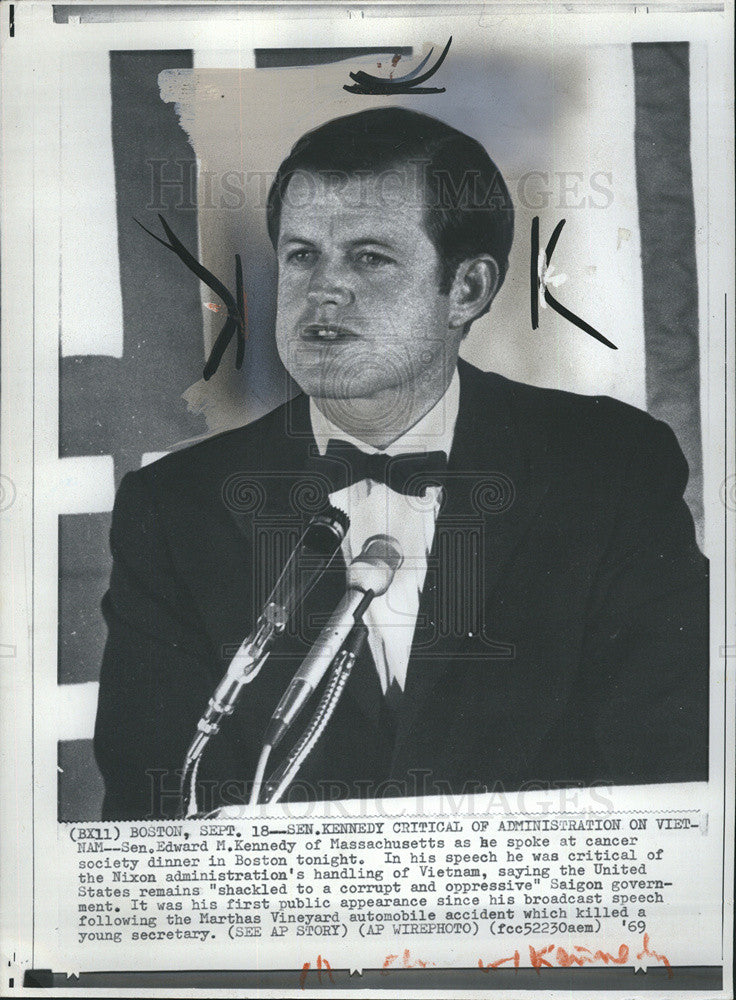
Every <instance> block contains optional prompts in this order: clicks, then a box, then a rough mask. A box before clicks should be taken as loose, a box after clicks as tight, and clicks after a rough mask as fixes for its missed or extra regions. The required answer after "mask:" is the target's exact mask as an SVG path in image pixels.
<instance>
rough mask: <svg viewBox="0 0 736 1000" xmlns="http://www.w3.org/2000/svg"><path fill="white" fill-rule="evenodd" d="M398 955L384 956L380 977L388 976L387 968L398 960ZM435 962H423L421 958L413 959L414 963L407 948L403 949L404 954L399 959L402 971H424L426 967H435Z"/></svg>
mask: <svg viewBox="0 0 736 1000" xmlns="http://www.w3.org/2000/svg"><path fill="white" fill-rule="evenodd" d="M398 957H399V956H398V955H386V960H385V961H384V963H383V968H382V969H381V975H382V976H386V975H388V973H389V971H390V969H389V966H390V965H393V964H394V962H395V961H396V960H397V959H398ZM436 964H437V963H436V962H429V961H425V960H424V959H422V958H415V959H414V961H412V959H411V952H410V950H409V949H408V948H405V949H404V954H403V955H402V958H401V965H402V968H404V969H426V968H427V966H428V965H436Z"/></svg>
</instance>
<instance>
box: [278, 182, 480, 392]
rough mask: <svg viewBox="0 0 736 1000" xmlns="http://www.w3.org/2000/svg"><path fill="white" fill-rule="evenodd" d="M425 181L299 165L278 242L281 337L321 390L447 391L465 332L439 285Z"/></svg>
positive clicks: (292, 369)
mask: <svg viewBox="0 0 736 1000" xmlns="http://www.w3.org/2000/svg"><path fill="white" fill-rule="evenodd" d="M423 211H424V209H423V198H422V189H421V187H420V186H419V185H418V184H417V181H416V179H415V178H414V177H413V176H412V174H411V173H410V171H408V170H401V168H399V170H397V171H390V172H386V173H384V174H383V175H365V174H364V175H361V176H354V177H349V178H347V179H346V178H345V177H343V178H341V179H339V180H332V181H330V180H329V179H328V178H326V177H325V176H323V175H320V174H316V173H297V174H295V175H294V177H293V178H292V179H291V181H290V182H289V185H288V187H287V189H286V193H285V197H284V204H283V207H282V212H281V225H280V231H279V240H278V248H277V254H278V265H279V275H278V311H277V318H276V341H277V345H278V350H279V354H280V356H281V360H282V361H283V363H284V365H285V367H286V369H287V370H288V371H289V373H290V374H291V376H292V377H293V378H294V380H295V381H296V382H297V383H298V384H299V386H300V387H301V388H302V389H303V391H304V392H306V393H307V394H308V395H310V396H315V397H317V398H323V399H335V400H338V399H345V400H353V399H355V400H361V399H364V400H370V399H375V398H379V399H380V398H382V397H381V395H380V394H381V393H385V392H386V390H389V395H391V390H395V389H401V390H402V391H405V392H406V394H407V395H411V394H412V393H423V392H424V393H427V392H430V391H433V389H434V388H435V387H436V386H437V385H441V389H440V391H442V389H444V387H445V385H446V384H447V381H448V380H449V378H450V376H451V373H452V371H453V370H454V368H455V364H456V362H457V353H458V349H459V345H460V340H461V337H462V331H461V330H460V329H451V328H450V326H449V322H448V312H449V298H448V296H447V295H442V294H440V292H439V275H440V265H439V258H438V254H437V251H436V250H435V247H434V245H433V244H432V242H431V241H430V239H429V237H428V236H427V234H426V232H425V230H424V225H423Z"/></svg>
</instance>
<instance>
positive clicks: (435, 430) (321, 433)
mask: <svg viewBox="0 0 736 1000" xmlns="http://www.w3.org/2000/svg"><path fill="white" fill-rule="evenodd" d="M459 404H460V380H459V378H458V374H457V371H456V372H455V374H454V375H453V377H452V381H451V382H450V385H449V387H448V389H447V391H446V392H445V394H444V396H442V398H441V399H440V400H438V402H437V403H436V404H435V405H434V406H433V407H432V409H431V410H430V411H429V412H428V413H426V414H425V415H424V416H423V417H422V419H421V420H420V421H418V423H416V424H415V425H414V426H413V427H412V428H410V430H408V431H406V433H404V434H402V435H401V437H399V438H397V439H396V440H395V441H393V442H392V443H391V444H390V445H388V446H387V447H386V448H385V449H379V448H373V447H371V446H370V445H367V444H365V442H363V441H359V440H357V439H356V438H354V437H351V435H350V434H346V433H345V431H343V430H340V428H339V427H337V426H336V425H335V424H333V423H332V421H330V420H328V419H327V417H325V415H324V414H323V413H322V411H321V410H319V409H318V407H317V406H316V405H315V403H314V400H310V410H309V412H310V418H311V421H312V432H313V433H314V438H315V441H316V443H317V448H318V449H319V453H320V455H324V453H325V451H326V450H327V443H328V441H330V440H335V441H347V442H349V443H350V444H352V445H354V446H355V447H356V448H360V450H361V451H364V452H367V453H383V454H386V455H391V456H393V455H401V454H408V453H414V452H423V451H444V452H445V454H446V455H448V456H449V454H450V449H451V447H452V439H453V437H454V434H455V423H456V421H457V413H458V407H459ZM330 502H331V503H333V504H334V505H335V506H336V507H340V508H341V509H342V510H344V511H345V512H346V513H347V514H348V515H349V517H350V530H349V531H348V533H347V535H346V536H345V539H344V540H343V543H342V551H343V555H344V557H345V561H346V563H350V562H351V561H352V560H353V559H354V558H355V557H356V556H357V555H358V554H359V553H360V550H361V549H362V548H363V543H364V542H365V541H366V539H367V538H370V536H371V535H392V536H393V537H394V538H396V540H397V541H398V542H399V544H400V545H401V549H402V552H403V553H404V562H403V563H402V565H401V567H400V568H399V569H398V570H397V572H396V575H395V576H394V579H393V582H392V583H391V586H390V587H389V589H388V591H387V592H386V593H385V594H384V595H383V596H382V597H376V598H375V599H374V600H373V602H372V603H371V605H370V607H369V608H368V610H367V611H366V614H365V617H364V620H365V623H366V625H367V626H368V643H369V645H370V649H371V653H372V654H373V659H374V661H375V664H376V669H377V671H378V676H379V679H380V681H381V687H382V689H383V692H384V694H385V693H386V691H387V690H388V689H389V687H390V686H392V682H394V683H395V684H398V686H399V687H400V688H401V690H402V691H403V689H404V685H405V683H406V671H407V667H408V665H409V655H410V653H411V646H412V642H413V639H414V629H415V627H416V622H417V613H418V611H419V598H420V596H421V592H422V588H423V587H424V580H425V577H426V575H427V555H428V553H429V551H430V550H431V548H432V541H433V539H434V530H435V524H436V521H437V515H438V513H439V509H440V505H441V502H442V487H440V486H428V487H427V488H426V489H425V491H424V496H423V497H415V496H405V495H404V494H403V493H396V492H395V491H394V490H391V489H389V487H388V486H386V485H385V484H384V483H376V482H374V481H373V480H372V479H363V480H361V481H360V482H357V483H353V484H352V485H351V486H349V487H347V488H346V489H342V490H337V491H336V492H334V493H331V494H330Z"/></svg>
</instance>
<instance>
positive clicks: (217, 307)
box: [205, 302, 225, 313]
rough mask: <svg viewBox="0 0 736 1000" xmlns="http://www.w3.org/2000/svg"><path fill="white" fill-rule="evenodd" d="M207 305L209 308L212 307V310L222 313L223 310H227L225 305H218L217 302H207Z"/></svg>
mask: <svg viewBox="0 0 736 1000" xmlns="http://www.w3.org/2000/svg"><path fill="white" fill-rule="evenodd" d="M205 305H206V306H207V308H208V309H210V310H211V311H212V312H213V313H221V312H225V307H224V306H218V304H217V303H216V302H205Z"/></svg>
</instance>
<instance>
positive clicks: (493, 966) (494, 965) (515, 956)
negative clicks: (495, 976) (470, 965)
mask: <svg viewBox="0 0 736 1000" xmlns="http://www.w3.org/2000/svg"><path fill="white" fill-rule="evenodd" d="M506 962H513V963H514V968H515V969H518V968H519V952H518V951H515V952H514V954H513V955H511V956H509V958H499V959H498V960H497V961H495V962H488V964H487V965H485V964H484V963H483V959H482V958H479V959H478V968H480V969H482V970H483V972H488V970H489V969H498V968H499V967H500V966H501V965H504V964H505V963H506Z"/></svg>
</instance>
